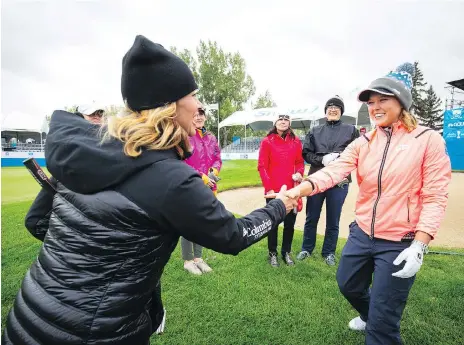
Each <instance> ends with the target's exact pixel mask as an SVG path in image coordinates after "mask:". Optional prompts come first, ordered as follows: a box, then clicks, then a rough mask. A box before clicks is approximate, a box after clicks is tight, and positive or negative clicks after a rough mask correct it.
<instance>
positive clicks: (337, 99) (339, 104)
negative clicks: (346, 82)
mask: <svg viewBox="0 0 464 345" xmlns="http://www.w3.org/2000/svg"><path fill="white" fill-rule="evenodd" d="M331 105H335V106H337V107H339V108H340V110H341V111H342V115H343V113H344V112H345V104H344V103H343V99H341V97H340V96H338V95H337V96H334V97H332V98H331V99H329V100H328V101H327V103H326V104H325V108H324V113H327V108H328V107H330V106H331Z"/></svg>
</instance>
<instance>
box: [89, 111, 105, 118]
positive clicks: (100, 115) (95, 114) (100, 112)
mask: <svg viewBox="0 0 464 345" xmlns="http://www.w3.org/2000/svg"><path fill="white" fill-rule="evenodd" d="M87 116H89V117H102V116H103V110H97V111H96V112H94V113H92V114H90V115H87Z"/></svg>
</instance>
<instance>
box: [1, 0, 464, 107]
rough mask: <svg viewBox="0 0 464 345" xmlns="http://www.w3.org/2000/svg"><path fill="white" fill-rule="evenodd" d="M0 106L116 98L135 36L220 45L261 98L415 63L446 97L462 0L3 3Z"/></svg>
mask: <svg viewBox="0 0 464 345" xmlns="http://www.w3.org/2000/svg"><path fill="white" fill-rule="evenodd" d="M1 11H2V12H1V38H2V41H1V44H2V45H1V68H2V71H1V72H2V75H1V78H2V85H1V97H2V99H1V110H2V114H5V115H6V114H8V113H11V112H13V111H20V112H24V113H31V114H38V115H42V114H49V113H51V112H52V111H53V110H55V109H63V107H64V106H69V105H73V104H77V103H86V102H89V101H92V100H96V101H99V102H102V103H103V104H105V105H109V104H117V105H120V104H121V103H122V101H121V93H120V76H121V60H122V57H123V55H124V53H125V52H126V51H127V50H128V49H129V48H130V46H131V45H132V43H133V40H134V38H135V36H136V35H137V34H143V35H145V36H147V37H148V38H149V39H151V40H153V41H155V42H157V43H161V44H162V45H164V46H165V47H167V48H169V47H170V46H176V47H178V48H179V49H183V48H188V49H192V50H193V49H195V47H196V46H197V44H198V43H199V41H200V40H209V39H210V40H216V41H217V42H218V43H219V45H220V46H221V47H222V48H224V49H225V50H227V51H239V52H240V54H241V55H242V56H243V57H244V59H245V60H246V63H247V70H248V73H249V74H250V75H251V76H252V78H253V79H254V81H255V85H256V87H257V94H259V93H263V92H264V91H265V90H266V89H269V90H270V91H271V94H272V96H273V98H274V100H275V101H276V102H277V104H278V105H279V106H283V107H286V106H292V105H297V106H305V105H308V106H312V105H313V104H314V103H323V102H325V100H326V99H327V98H329V97H330V96H332V95H334V94H339V95H341V96H342V97H344V98H345V102H346V103H347V104H349V105H348V107H351V106H352V107H355V105H357V104H356V102H355V99H356V89H357V88H361V87H365V86H367V84H368V83H369V82H370V81H371V80H372V79H374V78H376V77H380V76H382V75H384V74H386V73H387V72H389V71H390V70H391V69H394V68H395V67H396V66H397V65H399V64H401V63H403V62H405V61H411V62H413V61H414V60H418V61H419V62H420V65H421V66H422V70H423V72H424V75H425V78H426V80H427V81H428V82H429V83H430V84H432V85H433V86H434V88H435V89H436V91H437V92H438V94H439V95H440V96H441V97H442V98H443V99H444V98H445V97H446V96H447V95H448V92H447V90H445V88H444V87H445V86H446V84H445V83H446V82H448V81H451V80H455V79H460V78H464V29H463V27H462V23H463V21H464V19H463V14H464V1H463V0H448V1H446V0H434V1H427V0H421V1H419V0H416V1H409V0H403V1H399V0H398V1H394V0H389V1H373V0H352V1H330V0H325V1H317V2H316V1H307V0H305V1H292V0H286V1H282V0H246V1H245V0H234V1H220V0H197V1H191V0H164V1H155V0H151V1H139V0H132V1H118V0H108V1H103V0H100V1H99V0H95V1H68V0H48V1H47V0H43V1H40V0H35V1H26V0H16V1H15V0H3V1H2V9H1Z"/></svg>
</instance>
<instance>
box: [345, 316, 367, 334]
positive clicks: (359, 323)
mask: <svg viewBox="0 0 464 345" xmlns="http://www.w3.org/2000/svg"><path fill="white" fill-rule="evenodd" d="M348 327H349V328H350V329H352V330H353V331H365V330H366V323H365V322H364V321H363V320H361V317H360V316H358V317H355V318H354V319H353V320H351V321H350V323H349V324H348Z"/></svg>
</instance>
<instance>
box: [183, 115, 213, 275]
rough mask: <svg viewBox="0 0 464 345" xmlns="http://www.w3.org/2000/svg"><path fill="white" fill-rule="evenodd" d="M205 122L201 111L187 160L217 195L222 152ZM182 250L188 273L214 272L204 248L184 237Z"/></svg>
mask: <svg viewBox="0 0 464 345" xmlns="http://www.w3.org/2000/svg"><path fill="white" fill-rule="evenodd" d="M205 121H206V113H205V111H204V110H203V109H200V111H199V112H198V114H197V115H196V116H195V119H194V123H195V127H196V129H197V132H196V134H195V136H193V137H190V138H189V139H190V144H191V146H192V149H193V154H192V156H190V157H189V158H188V159H186V163H187V164H188V165H190V166H191V167H192V168H194V169H195V170H196V171H198V173H199V174H200V176H201V177H202V179H203V182H204V183H205V185H206V186H207V187H209V188H210V189H211V190H212V191H213V193H214V195H217V185H216V182H217V180H218V175H219V171H220V170H221V166H222V160H221V150H220V149H219V145H218V142H217V140H216V137H215V136H214V135H213V134H212V133H211V132H208V131H207V130H206V128H205ZM181 250H182V259H183V260H184V269H186V270H187V271H188V272H190V273H192V274H197V275H200V274H202V273H207V272H211V271H212V269H211V267H209V265H208V264H207V263H206V262H205V261H204V260H203V259H202V251H203V247H202V246H200V245H199V244H196V243H193V242H190V241H188V240H186V239H185V238H183V237H182V238H181Z"/></svg>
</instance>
